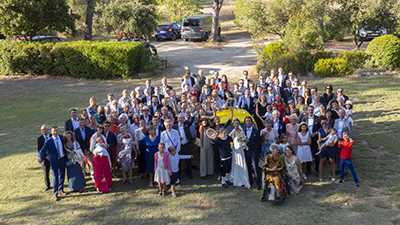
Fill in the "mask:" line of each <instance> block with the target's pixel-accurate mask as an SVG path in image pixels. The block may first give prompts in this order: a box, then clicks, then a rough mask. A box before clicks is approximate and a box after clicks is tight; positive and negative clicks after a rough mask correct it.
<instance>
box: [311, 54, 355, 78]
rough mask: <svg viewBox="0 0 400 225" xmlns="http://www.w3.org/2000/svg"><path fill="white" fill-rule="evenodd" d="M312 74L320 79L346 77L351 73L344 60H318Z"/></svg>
mask: <svg viewBox="0 0 400 225" xmlns="http://www.w3.org/2000/svg"><path fill="white" fill-rule="evenodd" d="M314 73H315V75H317V76H320V77H334V76H335V77H337V76H346V75H349V74H351V73H352V68H351V67H350V65H349V63H348V61H347V60H346V59H344V58H341V57H337V58H329V59H319V60H318V61H317V62H316V63H315V65H314Z"/></svg>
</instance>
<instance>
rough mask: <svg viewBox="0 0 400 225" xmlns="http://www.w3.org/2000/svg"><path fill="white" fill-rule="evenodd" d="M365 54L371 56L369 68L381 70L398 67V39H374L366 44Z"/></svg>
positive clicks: (399, 46) (382, 37) (386, 36)
mask: <svg viewBox="0 0 400 225" xmlns="http://www.w3.org/2000/svg"><path fill="white" fill-rule="evenodd" d="M367 53H368V54H370V55H371V59H370V61H369V64H370V65H371V66H374V67H379V68H382V69H395V68H399V67H400V39H399V38H398V37H396V36H394V35H383V36H380V37H377V38H375V39H374V40H372V41H371V42H370V43H369V44H368V47H367Z"/></svg>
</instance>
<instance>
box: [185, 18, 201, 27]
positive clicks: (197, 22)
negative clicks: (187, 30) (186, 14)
mask: <svg viewBox="0 0 400 225" xmlns="http://www.w3.org/2000/svg"><path fill="white" fill-rule="evenodd" d="M199 25H200V20H198V19H185V20H184V21H183V26H185V27H189V26H190V27H198V26H199Z"/></svg>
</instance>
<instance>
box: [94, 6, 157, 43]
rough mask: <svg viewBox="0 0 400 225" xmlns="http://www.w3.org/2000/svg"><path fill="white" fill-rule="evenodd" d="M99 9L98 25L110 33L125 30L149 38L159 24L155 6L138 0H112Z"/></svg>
mask: <svg viewBox="0 0 400 225" xmlns="http://www.w3.org/2000/svg"><path fill="white" fill-rule="evenodd" d="M99 10H100V11H101V13H100V14H99V15H100V16H98V17H97V23H98V27H99V28H100V29H104V30H105V31H107V32H108V33H115V32H125V33H129V34H133V35H134V36H136V37H144V38H146V39H148V38H149V37H150V36H151V34H152V33H153V32H154V30H155V28H156V25H157V14H156V9H155V6H154V5H151V4H150V5H147V4H145V3H143V2H141V1H138V0H129V1H127V0H112V1H111V2H110V3H109V4H105V5H104V8H102V9H99Z"/></svg>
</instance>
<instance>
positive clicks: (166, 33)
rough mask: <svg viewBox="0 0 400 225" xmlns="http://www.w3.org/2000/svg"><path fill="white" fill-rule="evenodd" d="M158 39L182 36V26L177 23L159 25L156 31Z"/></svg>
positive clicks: (173, 38)
mask: <svg viewBox="0 0 400 225" xmlns="http://www.w3.org/2000/svg"><path fill="white" fill-rule="evenodd" d="M154 38H155V39H156V41H162V40H173V41H174V40H176V39H179V38H181V26H180V25H179V24H177V23H165V24H160V25H158V26H157V28H156V31H155V33H154Z"/></svg>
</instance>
